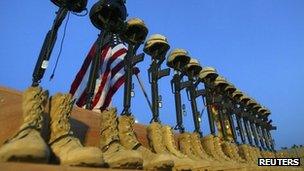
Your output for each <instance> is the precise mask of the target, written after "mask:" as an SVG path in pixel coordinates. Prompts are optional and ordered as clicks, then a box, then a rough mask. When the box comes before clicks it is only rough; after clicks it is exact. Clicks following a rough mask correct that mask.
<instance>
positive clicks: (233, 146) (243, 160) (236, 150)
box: [230, 143, 246, 163]
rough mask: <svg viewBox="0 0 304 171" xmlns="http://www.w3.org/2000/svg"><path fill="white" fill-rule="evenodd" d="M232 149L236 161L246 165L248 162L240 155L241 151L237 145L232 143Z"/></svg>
mask: <svg viewBox="0 0 304 171" xmlns="http://www.w3.org/2000/svg"><path fill="white" fill-rule="evenodd" d="M230 147H231V149H232V153H233V155H234V156H235V158H236V160H237V161H239V162H241V163H245V162H246V161H245V159H243V158H242V157H241V156H240V154H239V149H238V147H237V145H236V144H235V143H230Z"/></svg>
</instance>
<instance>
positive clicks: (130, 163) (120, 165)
mask: <svg viewBox="0 0 304 171" xmlns="http://www.w3.org/2000/svg"><path fill="white" fill-rule="evenodd" d="M142 163H143V161H142V160H139V159H138V158H134V159H132V158H128V160H127V161H126V159H122V160H119V161H115V162H111V163H107V164H108V166H109V167H110V168H114V169H142V168H143V165H142Z"/></svg>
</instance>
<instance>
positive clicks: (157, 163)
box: [118, 115, 174, 170]
mask: <svg viewBox="0 0 304 171" xmlns="http://www.w3.org/2000/svg"><path fill="white" fill-rule="evenodd" d="M133 125H134V118H133V117H132V116H126V115H125V116H121V117H119V119H118V130H119V137H120V143H121V144H122V145H123V146H124V147H125V148H127V149H129V150H136V151H139V152H140V153H141V154H142V157H143V168H144V170H158V169H160V170H161V169H165V170H168V169H169V170H170V169H171V168H172V167H173V166H174V161H173V160H171V158H170V156H169V155H166V154H156V153H153V152H151V151H150V150H149V149H147V148H146V147H144V146H142V145H141V143H140V142H139V141H138V140H137V137H136V134H135V131H134V129H133Z"/></svg>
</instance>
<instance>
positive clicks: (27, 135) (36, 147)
mask: <svg viewBox="0 0 304 171" xmlns="http://www.w3.org/2000/svg"><path fill="white" fill-rule="evenodd" d="M47 98H48V93H47V92H46V91H43V90H42V88H41V87H30V88H28V89H27V90H25V91H24V92H23V94H22V112H23V123H22V125H21V126H20V128H19V130H18V132H17V133H16V134H15V135H14V137H13V138H11V139H8V140H7V141H6V142H5V143H4V145H3V146H2V147H1V148H0V162H6V161H25V162H36V163H46V162H48V160H49V156H50V151H49V148H48V146H47V144H46V143H45V141H44V140H43V138H42V137H41V135H40V130H41V127H42V119H43V118H42V114H43V112H44V108H45V105H46V101H47Z"/></svg>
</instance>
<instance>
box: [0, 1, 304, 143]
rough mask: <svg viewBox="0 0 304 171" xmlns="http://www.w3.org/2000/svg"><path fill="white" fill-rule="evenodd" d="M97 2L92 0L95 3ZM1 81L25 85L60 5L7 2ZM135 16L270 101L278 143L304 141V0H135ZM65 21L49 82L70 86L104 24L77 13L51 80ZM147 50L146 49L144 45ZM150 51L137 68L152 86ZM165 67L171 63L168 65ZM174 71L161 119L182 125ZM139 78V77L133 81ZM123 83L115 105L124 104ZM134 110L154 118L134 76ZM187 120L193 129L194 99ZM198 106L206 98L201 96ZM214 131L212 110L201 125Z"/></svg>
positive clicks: (0, 34)
mask: <svg viewBox="0 0 304 171" xmlns="http://www.w3.org/2000/svg"><path fill="white" fill-rule="evenodd" d="M94 2H96V1H92V0H89V2H88V6H87V7H88V9H90V8H91V6H92V5H93V3H94ZM0 6H1V10H0V21H1V27H0V58H1V63H0V85H1V86H6V87H10V88H14V89H18V90H24V89H25V88H26V87H28V86H29V85H30V84H31V79H32V77H31V75H32V70H33V68H34V65H35V62H36V59H37V56H38V54H39V51H40V48H41V46H42V42H43V39H44V36H45V34H46V32H47V31H48V30H49V28H50V27H51V24H52V22H53V19H54V17H55V11H56V10H57V9H58V8H57V7H56V6H55V5H53V4H52V3H51V2H50V1H47V0H46V1H22V0H15V1H8V0H2V1H0ZM127 8H128V13H129V17H139V18H141V19H143V20H144V21H145V23H146V25H147V26H148V28H149V34H154V33H160V34H163V35H165V36H167V37H168V40H169V43H170V45H171V48H185V49H187V50H189V52H190V54H191V55H192V56H193V57H195V58H197V59H199V61H200V63H201V65H203V66H213V67H215V68H216V69H217V70H218V72H219V73H220V74H222V75H223V76H225V77H226V78H227V79H228V80H229V81H231V82H232V83H234V84H235V85H236V87H238V88H240V89H241V90H242V91H244V92H246V93H248V94H249V95H250V96H251V97H253V98H255V99H256V100H257V101H259V102H260V103H261V104H263V105H265V106H266V107H268V108H269V109H270V110H271V111H272V114H271V116H270V118H271V119H272V120H273V123H274V124H275V125H276V126H277V127H278V129H277V131H274V132H273V137H274V138H275V140H276V144H277V148H279V147H282V146H291V145H293V144H304V136H303V135H304V126H303V121H304V105H303V102H304V101H303V95H304V90H303V87H304V79H303V78H304V69H303V67H304V57H303V56H304V22H303V18H304V10H303V8H304V1H302V0H267V1H265V0H256V1H243V0H229V1H226V0H218V1H213V0H209V1H207V0H202V1H199V0H188V1H176V0H175V1H173V0H166V1H160V0H154V1H148V0H132V1H131V0H128V1H127ZM62 30H63V27H61V29H60V32H59V35H58V41H57V44H56V46H55V48H54V51H53V54H52V57H51V60H50V66H49V68H48V69H47V71H46V74H45V76H44V79H43V80H42V86H43V87H44V88H45V89H49V90H50V92H51V93H52V94H54V93H55V92H67V91H68V90H69V88H70V84H71V82H72V80H73V79H74V76H75V75H76V73H77V71H78V69H79V67H80V66H81V64H82V61H83V59H84V57H85V56H86V54H87V52H88V50H89V48H90V46H91V44H92V43H93V42H94V41H95V39H96V37H97V34H98V32H99V31H98V30H97V29H96V28H94V27H93V25H92V24H91V22H90V20H89V18H88V16H85V17H77V16H75V15H71V16H70V21H69V23H68V27H67V33H66V38H65V42H64V49H63V51H62V56H61V59H60V62H59V65H58V68H57V71H56V74H55V78H54V79H53V81H51V82H50V81H49V77H50V75H51V71H52V69H53V67H54V63H55V60H56V56H57V54H58V51H59V40H60V39H61V37H62ZM140 51H141V49H140ZM149 64H150V57H149V56H146V58H145V60H144V62H142V63H140V64H139V65H138V66H139V67H140V69H141V77H142V79H143V80H144V82H145V87H146V89H147V90H150V86H149V84H148V82H147V68H148V66H149ZM163 67H165V65H164V66H163ZM170 79H171V76H170V77H166V78H163V79H162V80H161V81H160V83H159V84H160V88H159V89H160V93H161V94H162V96H163V106H164V107H163V108H162V109H161V111H160V114H161V120H162V123H166V124H170V125H175V114H174V113H175V112H174V111H175V109H174V98H173V95H172V93H171V90H170V86H169V81H170ZM134 81H136V80H135V79H134ZM122 90H123V89H121V90H120V91H119V92H117V94H116V95H115V96H114V102H113V104H114V105H115V106H117V107H118V109H119V110H120V111H121V109H122V98H121V97H122V94H123V91H122ZM135 93H136V96H135V97H134V98H133V99H132V100H133V101H132V111H133V113H134V115H135V116H136V119H137V120H138V121H139V122H141V123H148V122H149V120H150V119H151V112H150V111H149V110H148V105H147V103H146V102H145V101H144V97H143V95H142V93H141V92H140V89H139V85H138V83H137V82H135ZM183 103H185V104H186V106H187V115H186V116H185V118H184V121H185V126H186V128H187V130H188V131H192V130H193V121H192V114H191V108H190V105H189V101H187V98H186V96H185V93H184V94H183ZM198 104H199V109H200V110H201V109H202V107H203V106H202V105H201V104H202V101H201V99H199V100H198ZM201 125H202V129H203V133H204V134H205V135H206V134H209V129H208V122H207V117H206V113H204V115H203V121H202V123H201Z"/></svg>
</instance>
